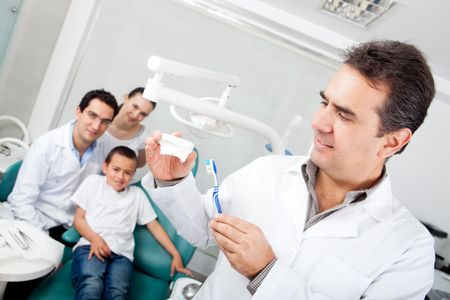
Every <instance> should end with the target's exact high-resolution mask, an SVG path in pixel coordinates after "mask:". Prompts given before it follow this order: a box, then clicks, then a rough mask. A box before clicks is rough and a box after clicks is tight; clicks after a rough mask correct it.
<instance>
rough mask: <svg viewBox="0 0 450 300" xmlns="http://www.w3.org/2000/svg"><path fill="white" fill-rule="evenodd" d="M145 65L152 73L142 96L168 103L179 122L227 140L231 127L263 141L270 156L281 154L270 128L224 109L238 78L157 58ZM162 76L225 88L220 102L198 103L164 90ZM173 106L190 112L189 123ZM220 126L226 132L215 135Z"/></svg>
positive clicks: (273, 131) (203, 101) (281, 144)
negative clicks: (212, 82)
mask: <svg viewBox="0 0 450 300" xmlns="http://www.w3.org/2000/svg"><path fill="white" fill-rule="evenodd" d="M147 66H148V68H149V69H150V70H151V71H153V72H154V75H153V77H150V78H149V80H148V82H147V85H146V86H145V90H144V93H143V97H144V98H146V99H149V100H151V101H154V102H159V101H162V102H166V103H169V104H171V107H170V111H171V113H172V115H173V116H174V117H175V119H177V120H178V121H180V122H181V123H183V124H185V125H187V126H189V127H192V128H195V129H197V130H201V131H204V132H207V133H209V134H213V135H216V136H219V137H230V136H231V135H232V133H233V131H232V127H231V125H234V126H236V127H239V128H241V129H245V130H248V131H251V132H254V133H256V134H258V135H260V136H262V137H264V138H265V139H267V140H268V141H269V143H270V144H271V145H272V151H273V153H276V154H283V153H284V145H283V139H282V138H281V137H280V136H279V135H278V133H277V132H276V131H275V130H274V129H273V128H271V127H269V126H267V125H266V124H264V123H262V122H260V121H258V120H255V119H253V118H250V117H248V116H245V115H242V114H240V113H237V112H234V111H231V110H229V109H227V108H226V103H227V101H228V99H229V94H230V91H231V89H232V88H234V87H237V86H238V84H239V83H240V80H239V78H238V77H236V76H230V75H227V74H222V73H218V72H215V71H210V70H207V69H203V68H199V67H196V66H191V65H187V64H183V63H180V62H176V61H172V60H168V59H164V58H160V57H158V56H151V57H150V58H149V59H148V62H147ZM164 74H170V75H174V76H179V77H182V78H189V79H201V80H210V81H214V82H217V83H223V84H226V85H227V87H226V89H225V91H224V92H223V93H222V96H221V97H220V99H218V100H212V99H215V98H212V99H211V98H203V99H204V100H201V99H199V98H196V97H193V96H191V95H188V94H185V93H182V92H180V91H177V90H174V89H170V88H167V87H165V86H164V84H163V83H162V77H163V75H164ZM175 107H181V108H184V109H186V110H188V111H190V117H191V120H186V119H185V118H182V117H181V116H180V115H179V114H178V113H177V111H176V108H175ZM220 127H222V128H225V129H226V132H219V131H218V130H217V129H218V128H220Z"/></svg>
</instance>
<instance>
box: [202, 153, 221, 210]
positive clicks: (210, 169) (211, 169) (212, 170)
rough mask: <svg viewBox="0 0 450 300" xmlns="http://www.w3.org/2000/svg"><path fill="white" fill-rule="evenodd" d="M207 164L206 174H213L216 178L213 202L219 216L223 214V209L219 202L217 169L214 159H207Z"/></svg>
mask: <svg viewBox="0 0 450 300" xmlns="http://www.w3.org/2000/svg"><path fill="white" fill-rule="evenodd" d="M205 164H206V172H207V173H208V174H212V175H213V178H214V189H213V194H212V198H213V202H214V206H215V207H216V210H217V212H218V213H219V214H221V213H222V207H221V206H220V200H219V178H218V177H217V167H216V164H215V163H214V160H213V159H207V160H206V161H205Z"/></svg>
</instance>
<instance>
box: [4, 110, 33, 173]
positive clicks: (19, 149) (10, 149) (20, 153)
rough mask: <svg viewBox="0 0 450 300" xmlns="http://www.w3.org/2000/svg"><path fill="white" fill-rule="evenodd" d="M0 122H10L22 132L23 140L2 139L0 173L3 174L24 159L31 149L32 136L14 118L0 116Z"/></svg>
mask: <svg viewBox="0 0 450 300" xmlns="http://www.w3.org/2000/svg"><path fill="white" fill-rule="evenodd" d="M0 121H10V122H12V123H13V124H14V125H16V126H17V127H19V128H20V130H21V131H22V139H18V138H14V137H5V138H0V173H3V172H4V171H5V170H6V169H7V168H8V167H9V166H10V165H12V164H13V163H15V162H16V161H18V160H20V159H22V158H23V157H24V155H25V152H26V150H27V149H28V148H29V146H28V145H29V143H30V135H29V134H28V131H27V128H26V127H25V125H23V123H22V122H20V120H19V119H17V118H15V117H13V116H7V115H4V116H0Z"/></svg>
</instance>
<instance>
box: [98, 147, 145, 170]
mask: <svg viewBox="0 0 450 300" xmlns="http://www.w3.org/2000/svg"><path fill="white" fill-rule="evenodd" d="M114 154H118V155H121V156H125V157H126V158H129V159H132V160H134V162H135V163H136V165H137V155H136V152H134V151H133V150H131V149H130V148H128V147H126V146H117V147H115V148H113V149H112V150H111V151H109V153H108V156H106V158H105V163H106V164H107V165H108V164H109V163H110V162H111V159H112V157H113V156H114Z"/></svg>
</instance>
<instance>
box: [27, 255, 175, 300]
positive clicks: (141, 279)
mask: <svg viewBox="0 0 450 300" xmlns="http://www.w3.org/2000/svg"><path fill="white" fill-rule="evenodd" d="M71 268H72V261H70V262H68V263H67V264H65V265H64V266H63V267H62V268H61V269H59V270H58V272H56V274H54V275H53V276H50V277H48V278H47V279H45V280H44V282H43V283H42V284H41V285H39V286H38V287H37V288H36V289H35V290H34V291H33V294H32V295H31V296H30V297H29V298H28V300H65V299H73V298H74V297H75V288H74V287H73V285H72V283H71V279H70V278H71V273H70V272H71ZM168 291H169V283H168V282H166V281H163V280H159V279H157V278H154V277H151V276H148V275H146V274H143V273H141V272H139V271H138V270H136V269H135V270H134V271H133V275H132V277H131V288H130V292H129V295H128V299H131V300H140V299H146V300H161V299H167V298H168V297H169V294H168Z"/></svg>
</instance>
